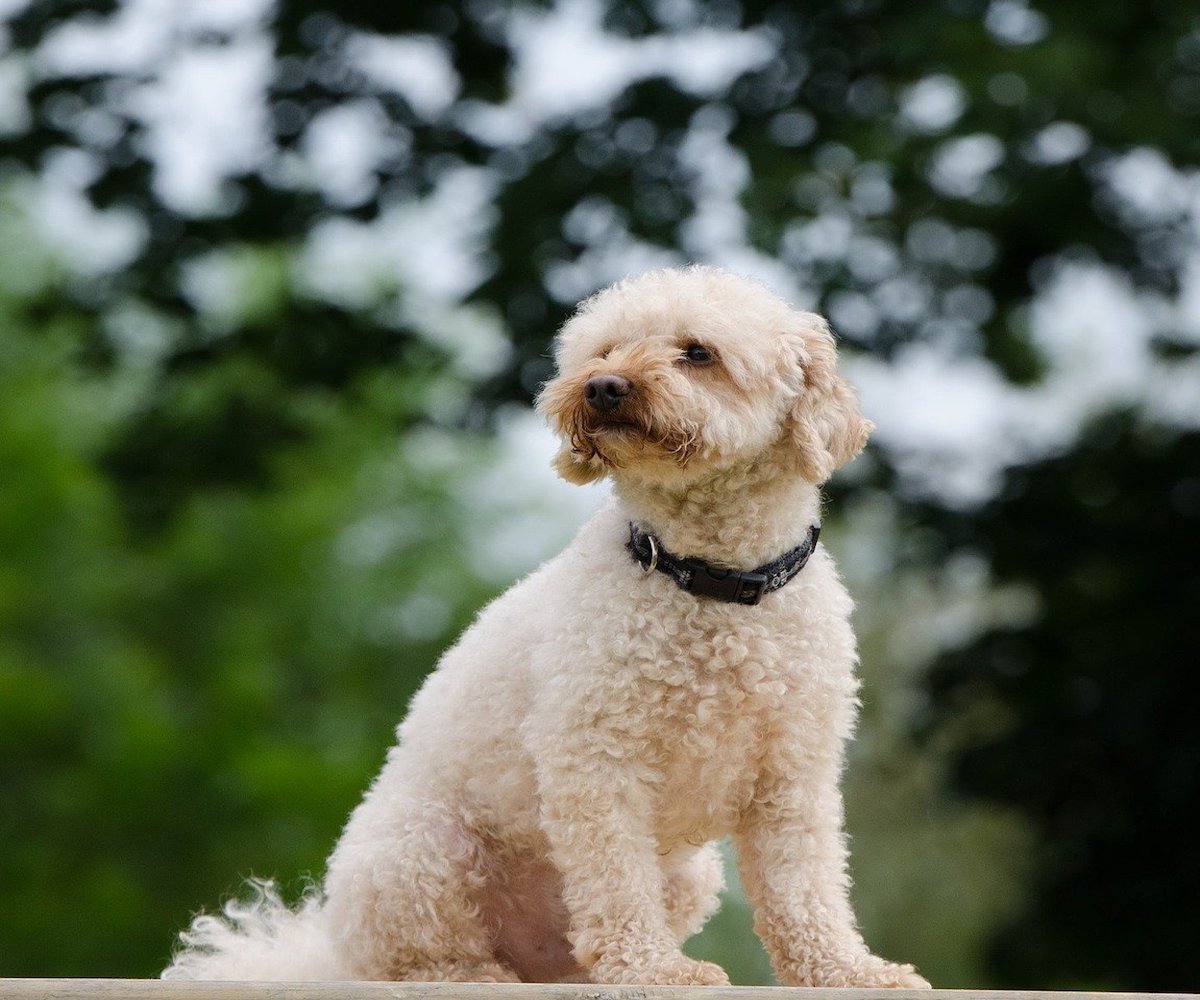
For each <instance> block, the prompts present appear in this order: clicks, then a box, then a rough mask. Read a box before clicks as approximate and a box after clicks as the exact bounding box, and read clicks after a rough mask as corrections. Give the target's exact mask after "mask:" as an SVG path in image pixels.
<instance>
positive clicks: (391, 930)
mask: <svg viewBox="0 0 1200 1000" xmlns="http://www.w3.org/2000/svg"><path fill="white" fill-rule="evenodd" d="M486 868H487V864H486V858H485V856H484V852H483V847H482V845H481V844H480V842H479V840H478V838H476V837H475V836H474V835H473V834H472V833H471V832H470V831H469V830H468V829H467V827H466V826H465V824H463V823H462V822H461V821H459V820H458V819H457V818H456V817H454V816H452V815H451V814H449V813H448V812H447V811H446V810H444V809H441V808H438V807H436V806H430V805H428V804H422V803H418V802H415V801H410V802H407V803H403V804H399V803H397V802H396V801H395V800H391V801H388V802H387V804H386V807H384V806H383V805H382V804H381V803H379V802H377V801H373V800H372V797H370V796H368V798H367V800H366V801H365V802H364V803H363V804H362V805H361V806H359V808H358V810H357V811H356V812H355V814H354V816H352V817H351V820H350V823H349V824H348V826H347V828H346V832H345V833H344V834H343V836H342V840H341V841H340V843H339V844H338V847H337V849H336V850H335V851H334V854H333V857H332V858H331V859H330V862H329V871H328V874H327V875H326V883H325V889H326V893H327V896H328V904H327V905H328V911H329V917H330V925H331V927H332V928H333V933H334V938H335V947H336V949H337V951H338V952H339V955H340V958H341V960H342V961H343V963H344V964H345V966H346V967H347V969H348V970H349V971H350V973H351V974H352V975H353V976H354V977H355V978H359V979H374V980H393V981H411V982H516V981H517V976H516V975H515V974H514V973H513V972H512V971H511V970H509V969H507V968H505V967H504V966H503V965H501V964H500V963H499V962H498V961H497V960H496V957H495V954H494V951H493V945H492V937H493V935H492V933H491V931H490V930H489V928H488V927H486V926H485V924H484V922H483V920H482V919H481V916H480V905H479V900H480V896H481V894H482V892H483V888H484V883H485V880H486V877H487V871H486Z"/></svg>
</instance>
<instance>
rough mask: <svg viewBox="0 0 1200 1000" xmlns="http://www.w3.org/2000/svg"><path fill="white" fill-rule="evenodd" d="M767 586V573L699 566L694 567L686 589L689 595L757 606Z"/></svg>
mask: <svg viewBox="0 0 1200 1000" xmlns="http://www.w3.org/2000/svg"><path fill="white" fill-rule="evenodd" d="M766 586H767V575H766V574H765V573H755V572H743V571H738V570H735V569H718V568H717V567H715V566H709V565H706V564H699V565H696V566H695V567H694V570H693V573H692V579H691V581H690V582H689V584H688V586H687V587H686V588H685V589H686V590H687V591H688V593H691V594H697V595H699V596H701V597H714V598H716V599H717V600H719V601H727V602H729V603H730V604H757V603H758V602H759V601H761V600H762V596H763V594H764V593H765V592H766Z"/></svg>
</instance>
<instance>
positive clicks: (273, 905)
mask: <svg viewBox="0 0 1200 1000" xmlns="http://www.w3.org/2000/svg"><path fill="white" fill-rule="evenodd" d="M250 888H251V889H252V890H253V892H252V895H251V897H250V898H249V899H241V900H238V899H235V900H230V901H229V902H228V903H226V904H225V906H224V907H223V908H222V909H223V912H224V916H223V917H217V916H212V915H210V914H201V915H200V916H198V917H196V918H195V919H194V920H193V921H192V925H191V927H189V928H188V929H187V930H186V931H184V932H183V933H182V934H180V935H179V940H180V944H181V945H182V947H181V948H180V949H179V951H177V952H176V953H175V956H174V958H173V959H172V960H171V964H170V965H169V966H167V968H166V969H164V970H163V973H162V978H163V979H226V980H229V979H241V980H309V981H312V980H338V979H348V978H351V977H350V976H349V975H348V974H347V973H346V972H345V971H344V970H343V969H342V968H341V966H340V963H339V962H338V960H337V957H336V955H335V954H334V949H333V936H332V934H331V928H330V926H329V919H328V916H327V914H326V912H325V909H324V906H323V900H322V897H321V892H320V890H319V889H315V888H314V889H310V890H309V891H308V893H307V894H306V895H305V897H304V898H303V899H302V900H301V902H300V904H299V905H298V906H296V907H295V908H294V909H293V908H290V907H288V906H287V904H286V903H284V902H283V900H282V899H281V898H280V896H279V891H278V890H277V889H276V887H275V883H273V882H269V881H263V880H259V879H253V880H251V882H250Z"/></svg>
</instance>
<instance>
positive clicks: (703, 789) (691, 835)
mask: <svg viewBox="0 0 1200 1000" xmlns="http://www.w3.org/2000/svg"><path fill="white" fill-rule="evenodd" d="M729 610H730V611H731V612H737V611H740V610H741V609H736V608H731V609H729ZM730 617H731V616H730V615H724V614H721V615H712V614H710V615H707V616H695V617H691V618H685V617H684V616H680V619H679V620H678V621H676V622H670V621H667V622H662V621H660V622H659V623H658V628H657V629H650V630H643V631H641V632H640V639H639V644H638V645H637V646H636V647H635V648H633V649H631V650H630V653H631V660H632V662H631V667H632V668H633V671H634V677H635V680H634V686H635V688H636V699H637V702H638V703H640V705H641V706H642V707H643V711H644V713H645V714H644V716H643V718H644V721H645V723H646V724H647V728H646V731H645V732H644V734H643V739H644V740H645V746H646V750H647V755H646V763H647V764H649V765H650V766H649V777H650V780H651V782H652V784H653V785H654V787H655V791H656V800H657V801H656V803H655V805H656V809H655V813H656V819H655V823H656V826H657V828H658V831H657V832H658V834H659V839H660V841H662V842H663V843H664V844H665V845H667V846H671V845H672V844H674V843H677V842H679V841H694V842H700V841H704V840H709V839H712V838H713V837H716V836H720V835H722V834H724V833H726V832H728V831H729V830H730V829H732V828H733V826H735V825H736V822H737V818H738V816H739V815H740V813H741V812H742V811H743V810H744V809H745V808H746V807H747V806H748V805H749V803H750V801H751V799H752V797H753V793H754V785H755V781H756V779H757V777H758V773H759V770H760V766H761V760H762V754H763V750H764V745H765V741H766V740H768V739H769V738H770V735H769V734H770V733H771V732H772V731H773V730H774V729H775V728H776V727H775V720H776V719H777V718H778V716H779V714H780V713H781V712H783V711H785V706H786V704H787V703H788V700H789V698H790V697H792V696H793V695H794V694H795V692H796V687H797V683H798V677H797V675H796V673H795V671H794V669H793V667H792V665H791V664H790V663H788V662H787V660H786V658H785V657H782V656H781V650H780V648H779V644H778V642H777V638H776V635H775V634H774V633H773V632H772V631H771V630H770V629H768V628H766V627H765V626H764V627H755V623H753V622H747V621H746V620H745V619H744V618H743V619H741V620H737V621H735V622H734V623H733V624H732V625H731V624H730V623H729V621H728V620H727V619H728V618H730ZM735 626H736V627H735Z"/></svg>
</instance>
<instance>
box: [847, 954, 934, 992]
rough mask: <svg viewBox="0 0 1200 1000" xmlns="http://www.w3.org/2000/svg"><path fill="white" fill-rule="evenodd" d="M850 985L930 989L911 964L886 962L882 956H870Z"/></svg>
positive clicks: (926, 981) (925, 980)
mask: <svg viewBox="0 0 1200 1000" xmlns="http://www.w3.org/2000/svg"><path fill="white" fill-rule="evenodd" d="M847 985H850V986H858V987H866V988H871V987H878V988H880V989H898V990H928V989H932V987H931V986H930V985H929V981H928V980H927V979H925V978H924V977H923V976H921V975H919V974H918V973H917V970H916V969H914V968H913V967H912V966H911V965H903V964H901V963H899V962H888V961H885V960H884V959H882V958H877V957H876V956H874V955H872V956H871V961H870V962H869V963H867V967H866V968H865V969H863V970H861V972H860V973H859V975H858V976H856V977H855V979H854V982H852V983H848V984H847Z"/></svg>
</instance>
